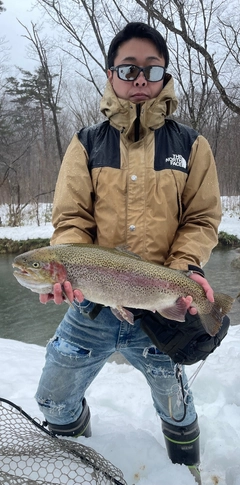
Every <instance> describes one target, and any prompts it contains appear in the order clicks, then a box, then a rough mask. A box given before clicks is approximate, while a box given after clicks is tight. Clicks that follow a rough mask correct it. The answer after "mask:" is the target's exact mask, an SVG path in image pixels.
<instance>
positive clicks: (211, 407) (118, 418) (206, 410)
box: [0, 197, 240, 485]
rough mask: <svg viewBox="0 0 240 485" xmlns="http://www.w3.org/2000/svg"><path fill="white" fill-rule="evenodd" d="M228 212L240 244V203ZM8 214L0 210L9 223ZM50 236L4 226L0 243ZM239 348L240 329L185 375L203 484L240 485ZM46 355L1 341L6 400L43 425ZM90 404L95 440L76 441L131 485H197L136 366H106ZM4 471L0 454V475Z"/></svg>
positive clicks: (229, 227) (227, 225) (43, 230)
mask: <svg viewBox="0 0 240 485" xmlns="http://www.w3.org/2000/svg"><path fill="white" fill-rule="evenodd" d="M223 205H224V207H225V209H224V216H223V221H222V223H221V226H220V230H225V231H227V232H228V233H229V234H235V235H237V236H238V237H239V238H240V220H239V216H240V204H239V197H238V198H231V200H227V199H225V200H223ZM5 209H6V208H5V207H4V206H0V216H1V217H2V220H3V221H4V220H5V219H4V218H5V216H6V210H5ZM51 233H52V226H51V224H50V223H48V224H46V225H45V224H44V225H41V226H39V227H38V226H37V225H34V224H33V225H31V226H30V225H25V226H22V227H17V228H8V227H0V238H2V237H12V238H13V239H18V238H23V239H26V238H27V237H34V236H35V237H39V236H40V237H49V236H50V235H51ZM9 323H10V322H9ZM239 342H240V326H239V325H236V326H232V327H230V329H229V332H228V335H227V336H226V337H225V339H224V340H223V342H222V343H221V346H220V347H218V348H217V349H216V351H215V352H214V353H213V354H211V355H210V356H209V357H208V358H207V360H206V362H205V363H204V365H203V367H202V368H201V370H200V372H199V373H198V374H197V375H196V378H195V380H193V382H192V377H193V376H194V375H195V373H196V371H197V369H198V364H195V365H193V366H188V367H187V368H186V370H187V375H188V378H189V380H190V381H191V382H192V386H191V389H192V391H193V395H194V400H195V407H196V411H197V414H198V418H199V425H200V430H201V441H200V443H201V476H202V485H240V462H239V457H240V386H239V364H240V345H239ZM44 355H45V349H44V347H41V346H37V345H31V344H26V343H23V342H17V341H14V340H8V339H1V338H0V369H1V372H0V389H1V391H0V393H1V396H2V397H3V398H5V399H9V400H11V401H13V402H14V403H15V404H17V405H19V406H21V407H22V409H23V410H24V411H26V412H27V413H29V414H30V415H31V416H32V417H36V418H38V419H40V421H42V419H43V418H42V415H41V413H40V411H39V409H38V407H37V404H36V402H35V399H34V395H35V392H36V388H37V385H38V381H39V378H40V375H41V369H42V367H43V365H44ZM86 398H87V401H88V404H89V406H90V409H91V415H92V418H91V422H92V432H93V435H92V437H91V438H88V439H86V438H84V437H81V438H77V442H79V443H81V444H83V445H85V446H88V447H91V448H93V449H94V450H95V451H96V452H98V453H100V454H101V455H103V456H104V458H105V459H107V460H109V461H110V462H111V463H113V465H115V466H116V467H118V468H119V469H120V470H121V471H122V472H123V475H124V479H125V480H126V482H127V484H128V485H166V484H168V485H176V484H177V485H196V484H195V481H194V478H193V477H192V476H191V474H190V473H189V471H188V469H187V468H186V467H184V466H181V465H173V464H172V462H171V461H170V460H169V459H168V456H167V453H166V449H165V444H164V438H163V435H162V431H161V424H160V420H159V418H158V417H157V415H156V412H155V410H154V408H153V405H152V400H151V395H150V391H149V388H148V385H147V383H146V381H145V379H144V377H143V376H142V375H141V373H140V372H139V371H137V370H136V369H134V368H133V367H132V366H131V365H127V364H117V363H116V362H112V363H107V364H106V365H105V366H104V368H103V369H102V371H101V372H100V373H99V375H98V376H97V377H96V379H95V380H94V381H93V383H92V384H91V386H90V387H89V388H88V390H87V392H86ZM0 420H1V406H0ZM0 439H1V434H0ZM0 449H1V448H0ZM1 466H2V465H1V451H0V470H1ZM0 473H1V472H0ZM59 484H61V481H59Z"/></svg>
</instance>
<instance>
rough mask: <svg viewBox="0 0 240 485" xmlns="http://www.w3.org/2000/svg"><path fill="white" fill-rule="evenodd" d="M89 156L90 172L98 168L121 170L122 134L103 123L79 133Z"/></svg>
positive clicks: (107, 122)
mask: <svg viewBox="0 0 240 485" xmlns="http://www.w3.org/2000/svg"><path fill="white" fill-rule="evenodd" d="M77 135H78V139H79V141H80V142H81V143H82V145H83V146H84V148H85V149H86V151H87V153H88V156H89V163H88V165H89V170H92V169H93V168H96V167H112V168H120V132H119V131H118V130H116V128H114V127H112V126H110V123H109V121H108V120H107V121H103V122H102V123H98V124H96V125H93V126H89V127H87V128H82V129H81V130H80V131H79V132H78V134H77Z"/></svg>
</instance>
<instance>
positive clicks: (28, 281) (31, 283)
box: [12, 263, 52, 294]
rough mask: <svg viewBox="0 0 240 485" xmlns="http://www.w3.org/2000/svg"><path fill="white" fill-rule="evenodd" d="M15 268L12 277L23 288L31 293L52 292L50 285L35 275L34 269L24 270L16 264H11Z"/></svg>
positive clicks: (38, 275)
mask: <svg viewBox="0 0 240 485" xmlns="http://www.w3.org/2000/svg"><path fill="white" fill-rule="evenodd" d="M12 266H13V267H14V268H16V270H15V271H13V276H15V278H16V280H17V281H18V282H19V283H20V284H21V285H22V286H24V287H25V288H28V289H29V290H31V291H33V292H34V293H43V294H44V293H51V292H52V283H49V282H48V281H45V280H44V279H41V277H40V274H36V273H35V272H34V269H33V270H32V269H28V270H27V269H25V268H22V267H20V266H18V265H17V264H15V263H13V265H12Z"/></svg>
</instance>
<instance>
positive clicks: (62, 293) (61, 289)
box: [39, 281, 84, 305]
mask: <svg viewBox="0 0 240 485" xmlns="http://www.w3.org/2000/svg"><path fill="white" fill-rule="evenodd" d="M66 298H67V299H68V300H69V301H70V302H71V303H72V302H73V300H74V299H76V300H77V301H79V302H80V303H81V302H82V301H83V300H84V296H83V294H82V292H81V291H80V290H73V288H72V285H71V283H70V282H69V281H65V282H64V283H63V285H62V286H61V285H60V283H55V285H54V287H53V293H48V294H47V295H39V300H40V302H41V303H43V304H46V303H47V302H48V301H50V300H54V303H56V305H61V303H62V302H63V301H65V300H66Z"/></svg>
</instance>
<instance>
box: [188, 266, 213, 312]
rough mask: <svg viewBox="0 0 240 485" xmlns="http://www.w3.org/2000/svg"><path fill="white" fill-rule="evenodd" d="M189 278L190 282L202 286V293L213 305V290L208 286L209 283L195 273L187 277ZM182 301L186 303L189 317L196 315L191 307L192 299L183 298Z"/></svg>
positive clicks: (194, 309) (189, 297)
mask: <svg viewBox="0 0 240 485" xmlns="http://www.w3.org/2000/svg"><path fill="white" fill-rule="evenodd" d="M189 278H191V279H192V280H194V281H196V283H198V284H199V285H201V286H202V288H203V289H204V291H205V293H206V297H207V299H208V300H209V301H211V302H212V303H213V302H214V293H213V289H212V288H211V286H210V285H209V283H208V281H207V280H206V278H203V276H201V275H200V274H197V273H192V274H191V275H190V276H189ZM184 301H185V303H186V306H187V309H188V311H189V313H190V314H191V315H196V314H197V309H196V308H194V307H192V306H191V303H192V301H193V299H192V297H191V296H187V297H186V298H184Z"/></svg>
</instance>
